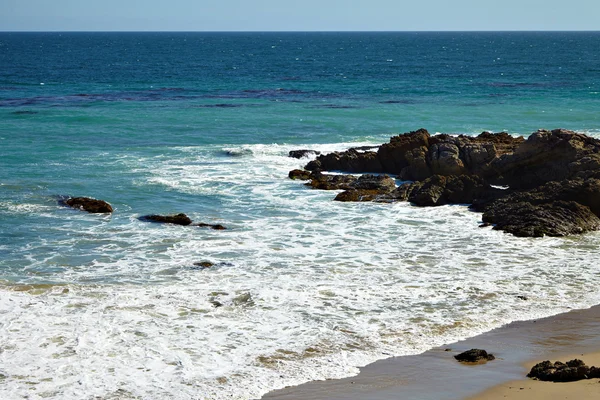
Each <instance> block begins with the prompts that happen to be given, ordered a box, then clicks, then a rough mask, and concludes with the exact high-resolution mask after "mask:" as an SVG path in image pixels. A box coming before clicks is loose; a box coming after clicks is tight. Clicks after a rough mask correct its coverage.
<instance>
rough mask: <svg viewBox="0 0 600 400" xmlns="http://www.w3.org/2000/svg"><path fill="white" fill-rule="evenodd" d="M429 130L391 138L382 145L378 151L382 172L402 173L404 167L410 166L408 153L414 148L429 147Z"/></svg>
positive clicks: (420, 130)
mask: <svg viewBox="0 0 600 400" xmlns="http://www.w3.org/2000/svg"><path fill="white" fill-rule="evenodd" d="M429 138H430V135H429V132H427V130H425V129H419V130H417V131H413V132H409V133H405V134H403V135H398V136H394V137H391V138H390V142H389V143H386V144H383V145H381V147H379V150H378V151H377V156H378V158H379V162H380V164H381V166H382V171H381V172H386V173H390V174H400V172H401V171H402V169H404V168H406V167H408V166H409V164H410V162H409V158H407V156H406V154H407V153H408V152H412V151H413V150H414V149H419V148H425V149H427V148H428V147H429Z"/></svg>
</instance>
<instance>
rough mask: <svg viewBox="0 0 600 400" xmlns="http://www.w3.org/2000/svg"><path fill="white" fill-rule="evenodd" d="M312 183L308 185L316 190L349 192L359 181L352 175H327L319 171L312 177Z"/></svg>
mask: <svg viewBox="0 0 600 400" xmlns="http://www.w3.org/2000/svg"><path fill="white" fill-rule="evenodd" d="M310 179H311V181H310V182H308V183H307V184H306V185H307V186H310V187H313V188H315V189H322V190H340V189H342V190H347V189H351V188H352V184H353V183H354V182H356V181H357V179H358V178H357V177H355V176H352V175H326V174H323V173H321V172H319V171H316V172H313V173H312V174H311V175H310Z"/></svg>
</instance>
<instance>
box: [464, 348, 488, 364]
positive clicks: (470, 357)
mask: <svg viewBox="0 0 600 400" xmlns="http://www.w3.org/2000/svg"><path fill="white" fill-rule="evenodd" d="M454 358H455V359H456V360H458V361H460V362H469V363H477V362H482V361H491V360H495V359H496V357H494V355H493V354H489V353H488V352H487V351H485V350H481V349H471V350H467V351H465V352H462V353H460V354H458V355H456V356H454Z"/></svg>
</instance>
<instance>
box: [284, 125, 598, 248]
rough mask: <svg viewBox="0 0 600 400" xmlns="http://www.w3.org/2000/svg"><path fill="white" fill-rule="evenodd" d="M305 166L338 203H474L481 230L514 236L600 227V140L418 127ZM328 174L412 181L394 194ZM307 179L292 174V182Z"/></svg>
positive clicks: (557, 133)
mask: <svg viewBox="0 0 600 400" xmlns="http://www.w3.org/2000/svg"><path fill="white" fill-rule="evenodd" d="M305 168H306V170H309V171H313V172H312V173H310V175H309V179H310V182H309V183H308V184H307V185H309V186H311V187H313V188H317V189H327V190H344V192H342V193H339V194H338V195H337V196H336V198H335V200H338V201H385V202H394V201H410V202H411V203H413V204H415V205H418V206H440V205H444V204H471V207H472V209H473V210H476V211H481V212H483V216H482V219H483V222H484V224H483V225H482V226H490V225H492V226H494V229H500V230H503V231H506V232H509V233H512V234H514V235H516V236H533V237H539V236H565V235H571V234H576V233H583V232H587V231H590V230H597V229H600V218H599V217H600V141H599V140H597V139H594V138H590V137H588V136H585V135H582V134H578V133H575V132H572V131H568V130H564V129H555V130H553V131H547V130H539V131H537V132H534V133H533V134H532V135H531V136H529V137H528V138H527V140H525V139H524V138H522V137H519V138H515V137H512V136H510V135H509V134H507V133H489V132H484V133H482V134H480V135H479V136H477V137H469V136H464V135H459V136H450V135H444V134H442V135H435V136H431V135H430V134H429V132H427V131H426V130H425V129H419V130H418V131H414V132H409V133H405V134H403V135H399V136H394V137H392V138H391V139H390V142H389V143H386V144H383V145H381V146H379V148H378V149H377V151H370V149H366V151H359V150H358V149H349V150H347V151H345V152H334V153H331V154H325V155H320V156H319V157H317V158H316V159H315V160H313V161H311V162H310V163H308V164H307V166H306V167H305ZM328 170H339V171H347V172H352V173H366V172H378V173H392V174H397V176H398V178H399V179H401V180H406V181H412V182H408V183H405V184H404V185H401V186H400V187H399V188H396V189H394V188H392V187H391V186H390V185H388V186H385V187H378V186H377V185H375V186H373V182H374V181H373V178H372V177H373V175H367V176H366V177H365V178H364V179H363V178H357V177H355V176H352V175H326V174H323V172H322V171H328ZM307 174H308V172H307V171H300V170H298V171H292V172H290V177H292V176H293V177H296V176H297V177H306V175H307ZM390 179H391V178H390ZM392 181H393V180H392ZM360 182H363V184H361V183H360ZM492 185H494V186H492ZM497 185H504V186H506V187H505V188H504V189H500V188H499V187H498V186H497Z"/></svg>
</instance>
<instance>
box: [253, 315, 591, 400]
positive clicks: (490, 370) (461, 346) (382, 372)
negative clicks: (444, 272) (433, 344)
mask: <svg viewBox="0 0 600 400" xmlns="http://www.w3.org/2000/svg"><path fill="white" fill-rule="evenodd" d="M599 331H600V305H597V306H594V307H591V308H588V309H582V310H572V311H569V312H566V313H562V314H558V315H555V316H551V317H547V318H542V319H537V320H529V321H517V322H513V323H510V324H508V325H505V326H503V327H500V328H497V329H494V330H492V331H489V332H486V333H484V334H481V335H479V336H475V337H472V338H469V339H465V340H463V341H459V342H456V343H452V344H449V345H446V346H442V347H437V348H433V349H431V350H428V351H426V352H424V353H421V354H418V355H413V356H403V357H392V358H389V359H385V360H380V361H377V362H375V363H372V364H369V365H367V366H365V367H363V368H361V369H360V373H359V374H358V375H356V376H353V377H350V378H344V379H337V380H327V381H315V382H308V383H305V384H302V385H299V386H294V387H288V388H284V389H280V390H276V391H272V392H270V393H267V394H266V395H265V396H263V397H262V399H264V400H275V399H277V400H296V399H304V400H307V399H308V400H310V399H314V400H318V399H327V400H361V399H367V398H368V399H370V400H392V399H394V400H395V399H399V398H407V399H408V398H418V399H420V400H444V399H445V400H463V399H469V400H494V399H500V398H511V397H512V396H513V394H514V395H515V396H516V392H517V391H518V392H524V393H523V394H521V393H519V396H521V395H523V396H524V397H523V398H525V397H527V398H533V399H535V398H536V397H535V396H538V395H537V394H536V393H537V392H536V391H540V390H541V393H542V394H540V395H539V396H540V397H539V398H540V399H541V398H548V397H547V392H544V391H543V390H542V389H540V388H543V389H545V390H550V392H551V393H553V392H554V391H555V390H556V388H559V387H561V388H563V389H562V390H566V391H567V392H568V393H579V392H578V391H575V392H574V391H573V390H574V388H579V387H583V388H584V389H582V390H591V389H590V388H594V389H595V386H593V385H596V386H598V390H599V391H600V385H598V384H597V382H598V380H596V379H592V380H585V381H579V382H571V383H552V382H539V381H533V380H530V379H529V378H526V374H527V373H528V372H529V368H531V366H532V365H533V364H535V363H536V362H538V361H542V360H547V359H550V360H551V361H556V360H561V361H567V360H570V359H572V358H575V357H578V358H581V359H583V361H585V362H586V364H587V365H597V366H600V335H599V334H598V332H599ZM471 348H481V349H485V350H487V351H488V352H490V353H492V354H494V355H495V356H496V360H494V361H490V362H487V363H485V364H483V365H465V364H461V363H459V362H457V361H456V360H455V359H454V357H453V356H454V355H456V354H459V353H460V352H462V351H465V350H469V349H471ZM585 355H588V357H587V358H586V356H585ZM568 357H570V358H568ZM521 387H523V388H524V389H520V388H521ZM577 390H580V389H577ZM525 392H526V394H525ZM544 393H546V394H544ZM561 393H562V392H561ZM594 393H596V392H594ZM505 396H506V397H505ZM515 398H521V397H515ZM561 398H564V397H561ZM569 398H577V397H569ZM579 398H581V397H579Z"/></svg>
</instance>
